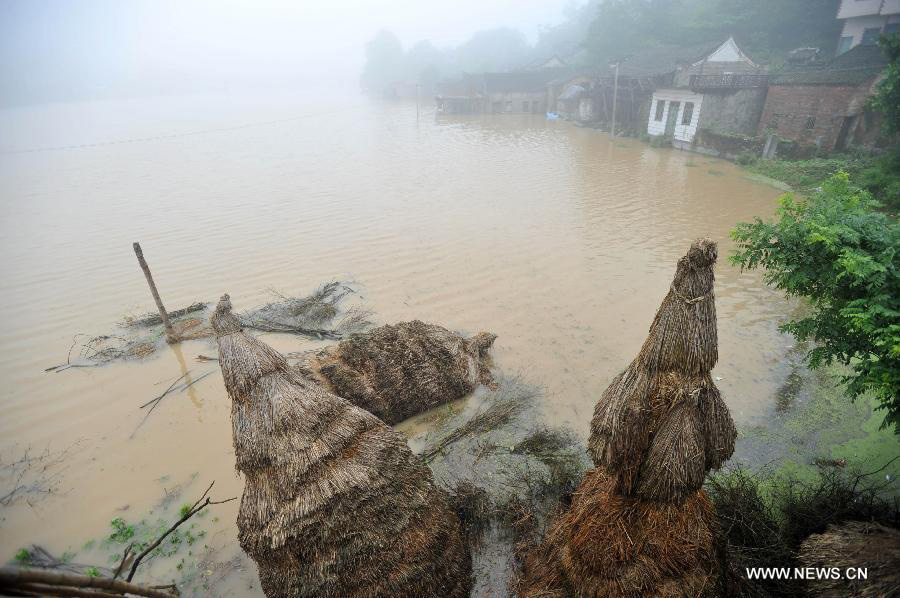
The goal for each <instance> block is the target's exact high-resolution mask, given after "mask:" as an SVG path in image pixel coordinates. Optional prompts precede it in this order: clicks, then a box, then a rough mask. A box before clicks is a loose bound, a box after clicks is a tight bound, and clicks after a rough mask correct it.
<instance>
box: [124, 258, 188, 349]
mask: <svg viewBox="0 0 900 598" xmlns="http://www.w3.org/2000/svg"><path fill="white" fill-rule="evenodd" d="M132 246H133V247H134V255H136V256H137V259H138V263H139V264H140V265H141V270H143V271H144V276H145V277H146V278H147V284H148V285H150V293H151V294H152V295H153V300H154V301H156V309H158V310H159V317H160V318H162V321H163V326H164V327H165V329H166V342H167V343H169V344H172V343H177V342H178V341H179V340H181V339H179V338H178V335H177V334H175V329H174V328H172V322H170V321H169V314H168V313H166V308H165V307H164V306H163V303H162V299H160V298H159V291H157V290H156V284H154V282H153V275H152V274H150V267H149V266H148V265H147V261H146V260H145V259H144V252H143V251H141V244H140V243H134V244H133V245H132Z"/></svg>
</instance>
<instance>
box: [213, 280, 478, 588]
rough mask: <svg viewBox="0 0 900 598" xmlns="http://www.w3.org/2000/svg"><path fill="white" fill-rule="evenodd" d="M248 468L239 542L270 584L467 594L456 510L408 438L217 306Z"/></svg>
mask: <svg viewBox="0 0 900 598" xmlns="http://www.w3.org/2000/svg"><path fill="white" fill-rule="evenodd" d="M212 326H213V329H214V330H215V333H216V338H217V342H218V346H219V362H220V365H221V368H222V376H223V378H224V381H225V387H226V389H227V391H228V394H229V396H230V397H231V400H232V424H233V441H234V450H235V458H236V469H237V470H238V471H239V472H240V473H242V474H243V475H244V476H245V488H244V493H243V496H242V498H241V506H240V510H239V513H238V521H237V523H238V530H239V534H238V539H239V541H240V544H241V547H242V548H243V549H244V551H245V552H247V554H248V555H250V557H251V558H252V559H253V560H254V561H255V562H256V563H257V566H258V568H259V574H260V581H261V584H262V588H263V590H264V591H265V593H266V595H267V596H279V597H281V596H341V597H344V596H454V597H463V596H468V593H469V588H470V585H471V580H470V563H471V561H470V554H469V551H468V548H467V546H466V544H465V541H464V537H463V531H462V530H461V529H460V522H459V519H458V517H457V515H456V513H454V512H453V511H452V510H451V508H450V506H449V502H448V497H447V495H446V494H445V493H444V492H443V491H441V490H440V489H438V488H437V487H436V486H435V485H434V482H433V480H432V476H431V472H430V471H429V470H428V468H427V467H426V466H425V465H424V464H422V462H421V461H420V460H419V459H417V458H416V457H415V456H414V455H413V454H412V452H411V451H410V450H409V448H408V446H407V445H406V443H405V441H404V440H403V438H401V437H400V436H399V435H398V434H397V433H396V432H394V431H393V430H392V429H391V428H389V427H388V426H387V425H385V424H384V422H382V421H381V420H379V419H378V418H377V417H375V416H374V415H372V414H371V413H369V412H367V411H365V410H363V409H360V408H358V407H356V406H354V405H352V404H351V403H350V402H348V401H346V400H344V399H341V398H340V397H337V396H335V395H333V394H331V393H328V392H326V391H325V390H323V389H322V388H320V387H319V386H317V385H316V384H314V383H312V382H310V381H309V380H307V379H305V378H304V377H303V376H301V375H300V374H299V373H298V372H297V371H296V370H295V369H293V368H291V367H290V366H288V364H287V362H286V361H285V359H284V357H283V356H282V355H281V354H279V353H278V352H277V351H275V350H274V349H272V348H271V347H269V346H267V345H265V344H264V343H262V342H260V341H259V340H257V339H255V338H253V337H250V336H248V335H247V334H245V333H244V332H243V330H242V328H241V323H240V321H239V320H238V319H237V318H236V317H235V316H234V315H233V314H232V311H231V302H230V300H229V298H228V296H227V295H225V296H223V298H222V300H221V301H220V302H219V304H218V306H217V307H216V309H215V312H214V314H213V316H212Z"/></svg>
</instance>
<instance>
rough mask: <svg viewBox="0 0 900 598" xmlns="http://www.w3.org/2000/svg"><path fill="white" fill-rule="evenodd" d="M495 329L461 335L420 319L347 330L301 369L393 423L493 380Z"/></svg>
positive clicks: (323, 384)
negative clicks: (491, 361) (491, 359)
mask: <svg viewBox="0 0 900 598" xmlns="http://www.w3.org/2000/svg"><path fill="white" fill-rule="evenodd" d="M495 338H497V337H496V335H494V334H490V333H487V332H481V333H479V334H476V335H475V336H473V337H471V338H468V339H467V338H463V337H462V336H460V335H459V334H457V333H455V332H451V331H449V330H447V329H446V328H442V327H441V326H436V325H434V324H426V323H424V322H420V321H418V320H414V321H412V322H401V323H399V324H391V325H386V326H381V327H379V328H376V329H374V330H372V331H370V332H363V333H357V334H353V335H351V336H350V337H349V338H347V339H345V340H342V341H341V342H340V343H338V344H337V345H334V346H331V347H328V348H326V349H324V350H323V351H319V352H316V353H311V354H307V355H306V356H305V358H304V360H303V361H302V362H301V363H300V364H299V366H298V367H299V368H300V370H301V372H303V373H304V374H305V375H307V376H309V377H310V378H311V379H313V380H314V381H316V382H318V383H319V384H320V385H322V387H323V388H325V389H326V390H328V391H329V392H332V393H334V394H336V395H338V396H339V397H342V398H345V399H347V400H348V401H350V402H351V403H353V404H354V405H356V406H358V407H362V408H363V409H365V410H366V411H369V412H371V413H373V414H374V415H376V416H377V417H379V418H381V419H382V420H384V421H385V422H386V423H388V424H396V423H399V422H401V421H403V420H405V419H408V418H409V417H412V416H413V415H417V414H419V413H422V412H424V411H427V410H429V409H432V408H434V407H437V406H439V405H443V404H444V403H447V402H449V401H453V400H456V399H460V398H462V397H464V396H466V395H467V394H469V393H470V392H472V391H473V390H474V389H475V387H476V386H478V384H479V383H483V384H486V385H488V386H491V385H492V384H493V378H492V377H491V373H490V370H489V368H488V364H487V359H488V350H489V349H490V347H491V345H492V344H493V343H494V339H495Z"/></svg>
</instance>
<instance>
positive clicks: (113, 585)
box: [0, 567, 178, 598]
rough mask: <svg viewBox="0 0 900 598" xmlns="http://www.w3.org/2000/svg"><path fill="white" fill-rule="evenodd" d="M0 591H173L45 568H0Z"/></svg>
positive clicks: (163, 596) (167, 596)
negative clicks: (91, 589)
mask: <svg viewBox="0 0 900 598" xmlns="http://www.w3.org/2000/svg"><path fill="white" fill-rule="evenodd" d="M85 588H88V589H89V588H93V589H95V590H109V591H108V592H98V591H95V592H91V593H89V592H87V591H85ZM0 590H16V591H33V592H35V593H37V594H38V595H40V594H44V595H46V594H50V595H54V594H53V593H52V592H54V591H55V592H58V593H56V594H55V595H57V596H101V597H108V596H121V595H123V594H132V595H134V596H145V597H146V598H172V597H173V596H177V595H178V594H177V593H171V592H165V591H162V590H158V589H154V588H150V587H147V586H142V585H138V584H134V583H130V582H127V581H122V580H121V579H112V578H110V577H99V576H93V575H78V574H76V573H61V572H59V571H48V570H46V569H28V568H20V567H0Z"/></svg>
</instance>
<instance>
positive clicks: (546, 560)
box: [516, 469, 722, 598]
mask: <svg viewBox="0 0 900 598" xmlns="http://www.w3.org/2000/svg"><path fill="white" fill-rule="evenodd" d="M615 486H616V484H615V481H614V480H613V479H612V478H611V477H609V476H607V475H606V474H605V473H604V472H603V471H601V470H600V469H592V470H590V471H589V472H588V473H587V474H586V475H585V478H584V481H583V482H582V483H581V485H580V486H579V488H578V490H576V492H575V494H574V495H573V498H572V505H571V507H570V508H569V509H568V510H567V511H566V512H565V513H563V514H562V515H561V516H560V517H559V518H558V519H557V520H556V521H555V522H554V524H553V525H552V527H551V528H550V530H549V531H548V533H547V536H546V538H545V540H544V543H543V544H542V545H541V546H540V547H539V548H537V549H535V550H533V551H531V552H529V553H526V555H525V558H524V563H523V571H522V577H521V578H520V581H519V583H518V586H517V588H516V591H517V595H518V596H519V597H520V598H526V597H533V598H536V597H539V596H547V597H550V596H558V597H560V598H562V597H568V596H672V597H674V596H692V597H697V596H717V595H720V586H719V583H720V581H719V579H720V576H721V570H722V569H721V567H722V559H721V552H720V550H721V549H720V545H719V543H718V541H717V535H718V527H717V525H718V524H717V520H716V513H715V510H714V509H713V507H712V504H711V503H710V501H709V499H708V498H707V496H706V494H705V493H704V492H703V491H702V490H701V491H699V492H695V493H694V494H693V495H691V496H690V497H688V498H687V499H685V501H684V502H683V503H682V504H680V505H679V504H674V503H666V502H651V501H644V500H641V499H639V498H635V497H630V496H622V495H621V494H618V493H617V492H616V489H615Z"/></svg>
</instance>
